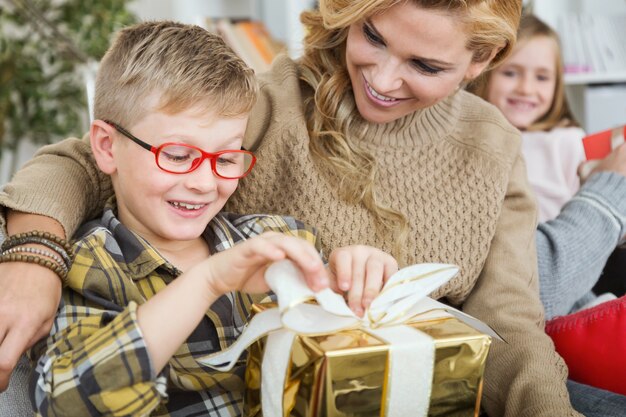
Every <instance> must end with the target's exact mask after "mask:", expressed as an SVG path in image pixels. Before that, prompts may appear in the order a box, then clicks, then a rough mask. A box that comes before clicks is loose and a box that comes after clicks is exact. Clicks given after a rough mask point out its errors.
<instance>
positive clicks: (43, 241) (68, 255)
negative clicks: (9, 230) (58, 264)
mask: <svg viewBox="0 0 626 417" xmlns="http://www.w3.org/2000/svg"><path fill="white" fill-rule="evenodd" d="M57 238H58V237H57ZM64 242H65V241H64ZM28 243H34V244H38V245H43V246H46V247H48V248H50V249H52V250H54V251H55V252H57V253H58V254H59V255H60V256H61V258H63V262H64V263H65V266H66V267H67V269H69V268H70V267H71V266H72V250H71V247H70V248H69V251H68V250H67V247H69V246H67V247H66V245H67V242H65V244H64V245H59V244H57V241H56V240H50V239H48V238H46V237H42V236H36V235H28V234H27V233H20V234H17V235H13V236H11V237H9V238H8V239H7V240H6V241H5V242H4V243H3V244H2V248H1V249H2V252H6V251H7V250H9V249H11V248H14V247H16V246H22V245H25V244H28Z"/></svg>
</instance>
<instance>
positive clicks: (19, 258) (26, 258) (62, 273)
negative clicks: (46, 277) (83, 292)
mask: <svg viewBox="0 0 626 417" xmlns="http://www.w3.org/2000/svg"><path fill="white" fill-rule="evenodd" d="M3 262H25V263H32V264H37V265H40V266H43V267H46V268H48V269H50V270H51V271H52V272H54V273H55V274H57V276H58V277H59V278H60V279H61V283H62V285H63V286H64V287H65V286H66V285H67V270H65V269H64V268H62V267H61V266H59V265H58V264H57V263H55V262H53V261H51V260H49V259H45V258H42V257H40V256H36V255H22V254H19V253H10V254H2V255H0V263H3Z"/></svg>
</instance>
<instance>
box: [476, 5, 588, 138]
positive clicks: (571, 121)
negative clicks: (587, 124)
mask: <svg viewBox="0 0 626 417" xmlns="http://www.w3.org/2000/svg"><path fill="white" fill-rule="evenodd" d="M538 37H545V38H548V39H552V40H553V41H554V44H555V47H556V50H555V57H554V59H555V64H556V65H555V71H556V73H555V74H554V76H555V85H554V98H553V99H552V105H551V106H550V109H548V111H547V112H546V114H544V115H543V116H542V117H541V118H539V119H538V120H536V121H535V122H534V123H533V124H531V125H530V126H529V127H527V128H526V130H529V131H539V130H552V129H554V128H555V127H569V126H579V125H578V123H577V122H576V119H575V118H574V116H573V114H572V112H571V110H570V107H569V104H568V102H567V97H566V96H565V81H564V79H563V59H562V57H561V46H560V40H559V35H558V34H557V33H556V32H555V31H554V30H553V29H552V28H551V27H550V26H548V25H547V24H546V23H544V22H543V21H542V20H541V19H539V18H538V17H536V16H534V15H531V14H528V15H524V16H522V19H521V21H520V26H519V31H518V32H517V46H516V47H517V48H520V47H521V46H523V45H524V44H525V43H526V42H528V41H530V40H531V39H534V38H538ZM494 71H495V70H494V69H492V70H490V71H487V72H485V73H484V74H482V76H481V77H480V78H479V79H477V80H476V81H475V82H474V83H472V84H471V85H470V87H469V90H470V91H471V92H473V93H474V94H476V95H478V96H480V97H481V98H483V99H485V100H487V98H488V95H489V82H490V81H491V77H492V76H493V73H494Z"/></svg>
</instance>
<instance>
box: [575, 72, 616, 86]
mask: <svg viewBox="0 0 626 417" xmlns="http://www.w3.org/2000/svg"><path fill="white" fill-rule="evenodd" d="M564 79H565V84H567V85H577V84H609V83H626V70H624V71H614V72H604V73H593V72H589V73H580V74H565V78H564Z"/></svg>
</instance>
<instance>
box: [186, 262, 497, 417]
mask: <svg viewBox="0 0 626 417" xmlns="http://www.w3.org/2000/svg"><path fill="white" fill-rule="evenodd" d="M457 272H458V268H457V267H456V266H453V265H446V264H418V265H413V266H410V267H406V268H403V269H401V270H400V271H398V272H397V273H395V274H394V275H393V276H392V277H390V279H389V280H388V281H387V283H386V284H385V285H384V287H383V289H382V290H381V293H380V294H379V295H378V297H376V298H375V299H374V300H373V301H372V304H371V305H370V308H369V309H368V310H367V311H366V312H365V314H364V316H363V318H360V317H358V316H356V315H355V314H354V313H353V312H352V310H350V308H349V307H348V305H347V304H346V302H345V300H344V298H343V297H342V296H340V295H339V294H336V293H334V292H333V291H332V290H330V289H329V288H327V289H325V290H322V291H320V292H317V293H314V292H313V291H311V289H309V287H307V285H306V283H305V281H304V278H303V277H302V275H301V273H300V271H299V270H298V269H297V268H296V267H295V266H294V265H293V264H292V263H291V262H290V261H288V260H287V261H281V262H277V263H275V264H273V265H272V266H270V267H269V268H268V270H267V272H266V274H265V279H266V281H267V283H268V285H269V286H270V288H271V289H272V291H274V293H275V294H276V296H277V297H278V308H272V309H269V310H265V311H263V312H261V313H259V314H257V315H255V316H254V317H253V318H252V320H251V321H250V323H248V326H247V328H246V330H245V331H244V332H243V334H242V335H241V336H240V337H239V339H237V341H236V342H235V343H234V344H233V345H232V346H230V347H229V348H228V349H226V350H224V351H222V352H218V353H215V354H213V355H209V356H207V357H205V358H203V359H202V360H199V361H198V362H200V363H202V364H204V365H207V366H211V367H213V368H215V369H218V370H222V371H226V370H229V369H231V368H232V367H233V366H234V364H235V362H236V361H237V359H238V358H239V356H240V355H241V354H242V353H243V351H244V350H245V349H246V348H247V347H248V346H250V345H251V344H252V343H253V342H254V341H255V340H258V339H260V338H262V337H264V336H267V344H266V346H265V354H264V356H263V362H262V372H261V374H262V381H261V402H262V408H263V415H264V416H266V417H282V416H283V409H282V407H283V387H284V386H285V377H286V373H287V369H288V367H289V363H290V360H291V346H292V342H293V339H294V338H295V336H296V335H320V334H331V333H334V332H337V331H340V330H347V329H362V330H363V331H366V332H368V333H370V334H372V335H374V336H375V337H377V338H379V339H381V340H384V341H385V342H387V343H388V344H389V369H388V372H389V378H388V381H389V384H388V387H387V393H386V403H385V404H384V405H382V407H384V410H385V412H384V415H388V416H394V417H396V416H398V417H404V416H412V417H413V416H426V415H427V413H428V406H429V402H430V390H431V385H432V378H433V367H434V352H435V344H434V341H433V340H432V338H430V336H428V335H426V334H425V333H422V332H420V331H418V330H416V329H414V328H412V327H410V326H405V325H404V323H406V322H407V321H409V320H410V319H411V318H414V317H415V316H416V315H419V316H420V318H421V319H424V320H429V319H433V318H440V317H449V316H450V315H452V316H454V317H457V318H458V319H460V320H462V321H464V322H466V323H467V324H469V325H470V326H472V327H474V328H476V329H477V330H478V331H481V332H483V333H485V334H487V335H489V336H491V337H494V338H496V339H500V337H499V336H498V335H497V334H496V333H495V332H494V331H493V330H491V329H490V328H489V327H488V326H486V325H485V324H484V323H482V322H480V321H479V320H476V319H474V318H472V317H471V316H468V315H466V314H464V313H462V312H460V311H458V310H456V309H453V308H451V307H449V306H447V305H445V304H442V303H440V302H438V301H435V300H433V299H431V298H429V297H427V295H428V294H430V293H431V292H432V291H434V290H435V289H437V288H438V287H440V286H441V285H443V284H445V283H446V282H448V281H449V280H450V279H451V278H452V277H454V276H455V275H456V274H457ZM312 300H315V301H317V305H316V304H309V303H306V301H312ZM500 340H501V339H500Z"/></svg>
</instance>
